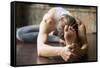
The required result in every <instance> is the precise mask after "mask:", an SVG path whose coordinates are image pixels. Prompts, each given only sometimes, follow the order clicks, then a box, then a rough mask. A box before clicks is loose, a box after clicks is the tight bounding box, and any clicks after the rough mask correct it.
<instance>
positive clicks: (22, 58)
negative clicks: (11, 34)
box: [16, 34, 96, 65]
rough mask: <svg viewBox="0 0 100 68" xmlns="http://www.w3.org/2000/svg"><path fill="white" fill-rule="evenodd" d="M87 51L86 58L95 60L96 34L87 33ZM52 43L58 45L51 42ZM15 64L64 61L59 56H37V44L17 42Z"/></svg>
mask: <svg viewBox="0 0 100 68" xmlns="http://www.w3.org/2000/svg"><path fill="white" fill-rule="evenodd" d="M87 37H88V42H89V51H88V60H87V61H95V60H96V35H94V34H93V35H88V36H87ZM52 44H53V45H58V44H55V43H52ZM16 46H17V47H16V65H30V64H50V63H65V61H64V60H63V59H62V58H61V57H51V58H44V57H38V56H37V44H36V43H26V42H18V41H17V45H16Z"/></svg>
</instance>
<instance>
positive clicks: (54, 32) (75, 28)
mask: <svg viewBox="0 0 100 68" xmlns="http://www.w3.org/2000/svg"><path fill="white" fill-rule="evenodd" d="M24 28H25V27H24ZM24 28H22V29H20V30H19V31H18V32H17V33H18V34H17V35H18V36H17V38H19V39H20V40H22V39H21V38H20V37H19V33H20V32H21V31H22V30H25V29H24ZM31 28H33V27H32V26H31ZM37 31H39V32H38V37H37V48H38V49H37V50H38V56H44V57H51V56H61V57H62V58H63V59H64V60H65V61H66V62H67V61H76V60H78V59H79V58H81V57H82V56H84V55H85V54H86V53H87V49H88V45H87V37H86V29H85V26H84V24H83V23H81V22H80V20H79V19H75V18H74V17H73V16H72V15H71V13H70V12H69V11H67V10H66V9H64V8H61V7H54V8H51V9H50V10H49V11H48V12H47V13H46V14H45V15H44V16H43V19H42V21H41V23H40V26H39V30H37ZM22 32H24V31H22ZM27 35H29V34H27ZM31 35H34V32H33V33H32V31H31ZM50 35H51V36H52V37H53V39H55V38H56V37H57V41H58V42H59V43H63V45H64V46H63V47H62V46H52V45H50V44H49V43H48V39H49V38H50V37H49V36H50ZM25 37H28V36H25ZM31 37H32V36H30V38H31ZM51 39H52V38H51ZM54 41H55V40H54Z"/></svg>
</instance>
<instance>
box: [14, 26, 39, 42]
mask: <svg viewBox="0 0 100 68" xmlns="http://www.w3.org/2000/svg"><path fill="white" fill-rule="evenodd" d="M38 32H39V25H31V26H24V27H21V28H18V29H17V32H16V33H17V34H16V38H17V39H18V40H20V41H24V42H36V39H37V36H38Z"/></svg>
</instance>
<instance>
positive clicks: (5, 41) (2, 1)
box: [0, 0, 100, 68]
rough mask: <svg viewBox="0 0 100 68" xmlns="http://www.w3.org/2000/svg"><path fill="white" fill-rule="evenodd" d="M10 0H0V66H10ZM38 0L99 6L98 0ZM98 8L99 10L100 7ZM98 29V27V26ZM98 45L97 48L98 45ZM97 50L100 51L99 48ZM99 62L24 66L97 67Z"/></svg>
mask: <svg viewBox="0 0 100 68" xmlns="http://www.w3.org/2000/svg"><path fill="white" fill-rule="evenodd" d="M11 1H12V0H0V31H1V32H0V68H12V67H11V66H10V61H9V60H10V2H11ZM23 1H25V0H23ZM27 1H33V2H34V1H37V0H27ZM38 1H40V2H50V3H66V4H78V5H96V6H99V7H100V5H99V4H100V2H99V1H100V0H38ZM98 9H99V11H100V8H98ZM98 17H99V18H100V13H98ZM99 21H100V20H99V19H98V22H99ZM98 25H99V24H98ZM99 26H100V25H99ZM98 29H100V27H99V28H98ZM99 34H100V32H99V31H98V35H99ZM98 38H99V36H98ZM98 40H100V39H98ZM99 44H100V42H99ZM98 47H99V48H98V50H99V49H100V46H98ZM98 52H100V50H99V51H98ZM98 56H99V57H100V53H98ZM99 60H100V58H99ZM99 64H100V62H92V63H77V64H76V63H75V64H60V65H45V66H30V67H25V68H33V67H36V68H41V67H42V68H99V67H98V66H99ZM20 68H23V67H20Z"/></svg>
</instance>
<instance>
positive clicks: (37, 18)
mask: <svg viewBox="0 0 100 68" xmlns="http://www.w3.org/2000/svg"><path fill="white" fill-rule="evenodd" d="M54 6H61V5H42V4H41V5H40V4H24V3H21V4H20V3H18V4H17V5H16V9H17V10H16V25H17V27H22V26H26V25H32V24H36V25H38V24H39V23H40V22H41V20H42V17H43V15H44V14H45V13H46V12H47V11H48V10H49V9H50V8H52V7H54ZM63 7H64V8H65V9H67V10H69V11H70V12H71V13H72V14H73V15H74V16H75V17H78V18H79V19H80V20H81V21H82V23H84V24H85V26H86V29H87V33H94V32H96V7H82V6H67V5H64V6H63Z"/></svg>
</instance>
